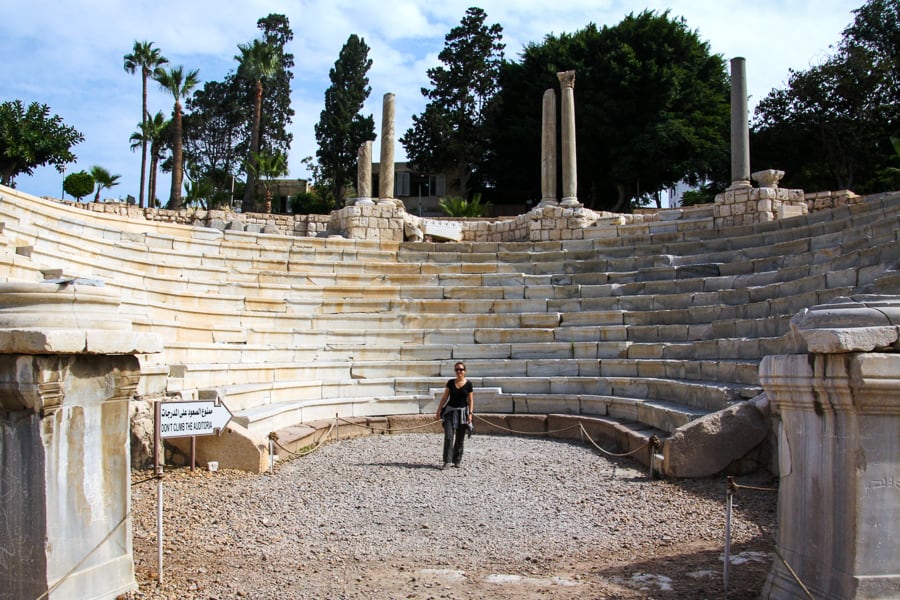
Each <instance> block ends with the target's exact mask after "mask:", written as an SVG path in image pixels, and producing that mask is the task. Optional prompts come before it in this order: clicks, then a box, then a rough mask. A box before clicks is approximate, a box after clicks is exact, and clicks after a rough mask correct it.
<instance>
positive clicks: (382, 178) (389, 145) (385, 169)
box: [378, 92, 394, 201]
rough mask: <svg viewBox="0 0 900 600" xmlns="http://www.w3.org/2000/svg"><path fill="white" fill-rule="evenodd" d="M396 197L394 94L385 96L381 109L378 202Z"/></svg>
mask: <svg viewBox="0 0 900 600" xmlns="http://www.w3.org/2000/svg"><path fill="white" fill-rule="evenodd" d="M393 197H394V94H391V93H390V92H388V93H387V94H385V95H384V100H383V102H382V109H381V164H380V165H379V171H378V200H379V201H389V200H391V199H392V198H393Z"/></svg>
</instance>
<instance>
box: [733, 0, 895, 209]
mask: <svg viewBox="0 0 900 600" xmlns="http://www.w3.org/2000/svg"><path fill="white" fill-rule="evenodd" d="M853 12H854V14H855V20H854V22H853V24H852V25H850V26H849V27H848V28H847V29H845V30H844V38H843V40H842V41H841V43H840V45H839V46H838V48H837V50H836V52H835V53H834V54H833V55H832V56H830V57H828V58H827V59H826V60H825V61H823V62H822V64H820V65H816V66H813V67H811V68H810V69H808V70H806V71H792V72H791V75H790V77H789V79H788V84H787V87H786V88H784V89H776V90H772V91H771V92H770V93H769V95H768V96H766V97H765V98H764V99H763V100H762V101H761V102H760V103H759V104H758V106H757V108H756V113H755V115H754V122H753V127H752V129H753V131H752V137H751V146H752V147H753V161H754V168H756V169H759V168H778V169H782V170H784V171H785V173H786V175H785V178H784V180H783V181H782V185H784V186H785V187H795V188H803V189H805V190H806V191H822V190H832V189H853V190H855V191H857V192H860V193H872V192H877V191H885V190H886V189H894V188H893V187H892V186H893V185H894V184H893V183H892V182H891V178H890V177H887V178H886V177H885V174H886V172H885V168H886V167H887V166H889V165H890V162H891V161H892V160H893V150H892V147H891V144H890V140H889V138H890V136H892V135H893V136H897V135H898V134H900V102H898V98H900V43H898V40H900V0H870V1H869V2H867V3H866V4H865V5H864V6H862V7H861V8H859V9H857V10H855V11H853ZM885 186H888V187H887V188H886V187H885Z"/></svg>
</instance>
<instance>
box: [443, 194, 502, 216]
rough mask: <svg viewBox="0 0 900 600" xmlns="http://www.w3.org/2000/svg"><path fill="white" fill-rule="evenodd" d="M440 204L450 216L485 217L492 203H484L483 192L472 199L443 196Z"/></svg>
mask: <svg viewBox="0 0 900 600" xmlns="http://www.w3.org/2000/svg"><path fill="white" fill-rule="evenodd" d="M438 206H440V207H441V210H442V211H444V214H446V215H447V216H449V217H483V216H485V215H486V214H487V212H488V211H489V210H490V208H491V203H490V202H484V203H482V201H481V194H474V195H473V196H472V199H471V200H467V199H466V198H460V197H458V196H450V197H447V198H441V200H440V202H439V203H438Z"/></svg>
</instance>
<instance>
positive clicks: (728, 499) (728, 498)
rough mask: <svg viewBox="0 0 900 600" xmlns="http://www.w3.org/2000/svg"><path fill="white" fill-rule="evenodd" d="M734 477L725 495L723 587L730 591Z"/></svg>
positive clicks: (730, 479) (729, 479) (729, 481)
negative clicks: (729, 572)
mask: <svg viewBox="0 0 900 600" xmlns="http://www.w3.org/2000/svg"><path fill="white" fill-rule="evenodd" d="M734 489H735V487H734V477H728V492H727V493H726V495H725V552H724V555H725V559H724V561H723V564H722V586H723V589H724V591H725V592H727V591H728V569H729V567H730V565H731V512H732V504H733V501H734Z"/></svg>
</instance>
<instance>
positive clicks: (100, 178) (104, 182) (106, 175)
mask: <svg viewBox="0 0 900 600" xmlns="http://www.w3.org/2000/svg"><path fill="white" fill-rule="evenodd" d="M91 177H93V178H94V182H95V183H96V184H97V193H96V194H94V202H100V192H101V191H102V190H104V189H109V188H111V187H114V186H117V185H119V178H121V177H122V176H121V175H113V174H111V173H110V172H109V171H108V170H106V169H104V168H103V167H101V166H100V165H94V166H93V167H91Z"/></svg>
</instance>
